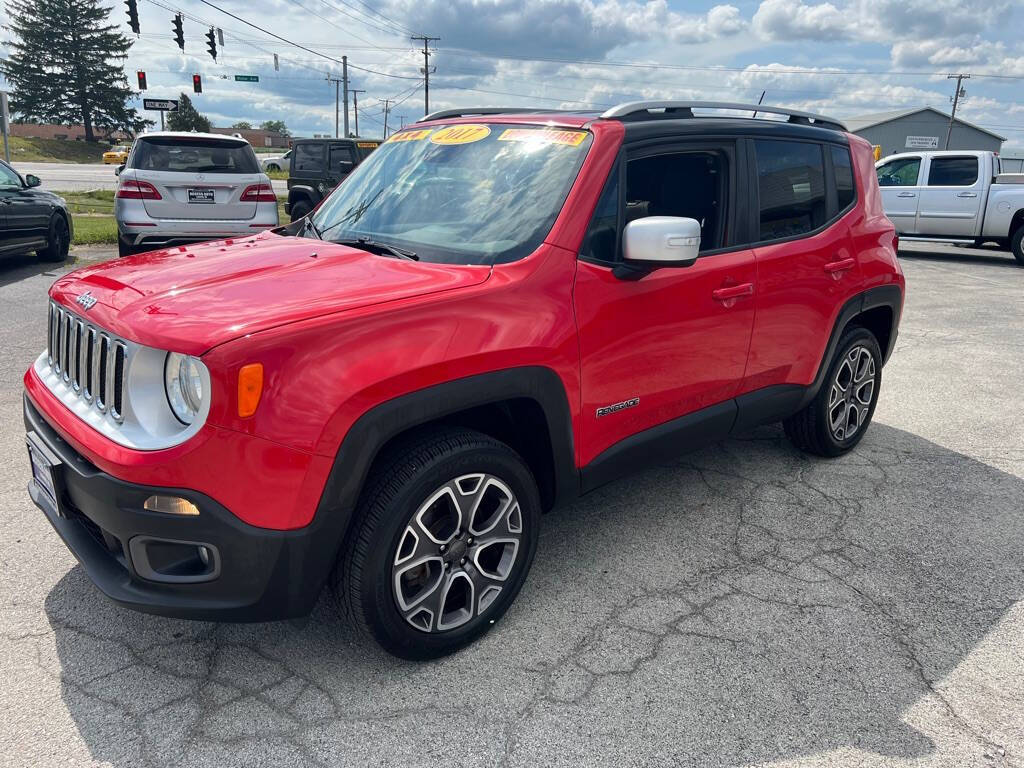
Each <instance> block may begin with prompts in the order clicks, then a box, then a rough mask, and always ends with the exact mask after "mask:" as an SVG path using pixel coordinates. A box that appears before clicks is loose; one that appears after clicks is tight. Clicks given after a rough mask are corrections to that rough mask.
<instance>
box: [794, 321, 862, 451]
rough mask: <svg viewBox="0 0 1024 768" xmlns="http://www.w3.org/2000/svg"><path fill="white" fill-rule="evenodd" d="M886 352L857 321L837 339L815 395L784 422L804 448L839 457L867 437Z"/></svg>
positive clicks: (800, 446)
mask: <svg viewBox="0 0 1024 768" xmlns="http://www.w3.org/2000/svg"><path fill="white" fill-rule="evenodd" d="M881 384H882V353H881V350H880V349H879V346H878V341H877V340H876V339H875V336H874V334H872V333H871V332H870V331H869V330H867V329H866V328H861V327H859V326H853V327H851V328H849V329H848V330H847V331H846V332H845V333H844V334H843V336H842V338H841V339H840V340H839V346H838V347H837V348H836V355H835V357H834V358H833V359H832V362H831V364H830V365H829V368H828V373H827V374H826V376H825V381H824V383H823V384H822V385H821V389H820V390H819V391H818V394H817V395H816V396H815V398H814V399H813V400H812V401H811V402H810V403H809V404H808V405H807V406H806V407H804V409H803V410H801V411H800V412H799V413H797V414H795V415H793V416H791V417H789V418H788V419H786V420H785V421H784V422H783V426H784V427H785V430H786V435H787V437H789V439H790V440H791V441H792V442H793V444H794V445H796V446H797V447H798V448H800V449H801V450H804V451H807V452H808V453H814V454H817V455H818V456H829V457H832V456H840V455H842V454H844V453H846V452H847V451H849V450H850V449H852V448H853V447H854V446H855V445H857V443H859V442H860V441H861V438H863V437H864V433H865V432H866V431H867V428H868V425H869V424H870V423H871V417H872V415H874V412H875V405H876V404H877V403H878V390H879V388H880V387H881Z"/></svg>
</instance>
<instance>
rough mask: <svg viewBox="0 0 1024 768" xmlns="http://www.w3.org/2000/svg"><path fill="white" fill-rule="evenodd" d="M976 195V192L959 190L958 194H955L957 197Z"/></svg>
mask: <svg viewBox="0 0 1024 768" xmlns="http://www.w3.org/2000/svg"><path fill="white" fill-rule="evenodd" d="M977 196H978V193H977V192H961V193H960V194H958V195H957V197H977Z"/></svg>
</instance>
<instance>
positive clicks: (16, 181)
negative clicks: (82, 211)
mask: <svg viewBox="0 0 1024 768" xmlns="http://www.w3.org/2000/svg"><path fill="white" fill-rule="evenodd" d="M39 184H40V181H39V177H38V176H33V175H32V174H31V173H30V174H27V175H26V176H25V177H24V178H22V177H21V174H20V173H18V172H17V171H16V170H14V169H13V168H12V167H11V166H10V165H8V164H7V163H5V162H3V161H2V160H0V254H2V255H5V256H7V255H11V254H20V253H28V252H29V251H35V252H36V254H37V255H38V256H39V258H40V259H42V260H43V261H64V259H66V258H67V257H68V249H69V248H70V247H71V233H72V229H71V228H72V224H71V215H70V214H69V213H68V209H67V204H66V203H65V202H64V200H63V199H62V198H60V197H57V195H55V194H53V193H52V192H45V191H43V190H42V189H39Z"/></svg>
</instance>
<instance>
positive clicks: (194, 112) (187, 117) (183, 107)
mask: <svg viewBox="0 0 1024 768" xmlns="http://www.w3.org/2000/svg"><path fill="white" fill-rule="evenodd" d="M167 130H169V131H200V132H203V133H209V132H210V121H209V119H207V118H206V117H203V115H201V114H200V113H199V110H198V109H196V108H195V107H194V106H192V99H190V98H189V97H188V96H186V95H185V94H184V93H182V94H180V95H179V96H178V109H177V111H175V112H168V113H167Z"/></svg>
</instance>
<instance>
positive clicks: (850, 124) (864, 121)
mask: <svg viewBox="0 0 1024 768" xmlns="http://www.w3.org/2000/svg"><path fill="white" fill-rule="evenodd" d="M922 112H934V113H935V114H936V115H938V116H940V117H942V118H944V119H946V120H948V119H949V115H948V114H946V113H945V112H943V111H941V110H938V109H936V108H935V107H913V108H911V109H897V110H895V111H893V112H874V113H872V114H870V115H858V116H857V117H848V118H846V120H845V122H846V127H847V129H848V130H849V131H850V132H851V133H856V132H857V131H862V130H864V129H865V128H871V127H873V126H876V125H882V124H883V123H891V122H893V121H895V120H900V119H902V118H904V117H910V116H911V115H918V114H920V113H922ZM955 121H956V122H957V123H960V124H961V125H966V126H967V127H968V128H973V129H974V130H976V131H981V132H982V133H987V134H988V135H989V136H994V137H995V138H997V139H999V140H1000V141H1006V137H1005V136H1000V135H999V134H998V133H996V132H995V131H990V130H988V129H987V128H982V127H981V126H980V125H975V124H974V123H969V122H967V121H966V120H962V119H961V118H959V117H958V118H956V120H955Z"/></svg>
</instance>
